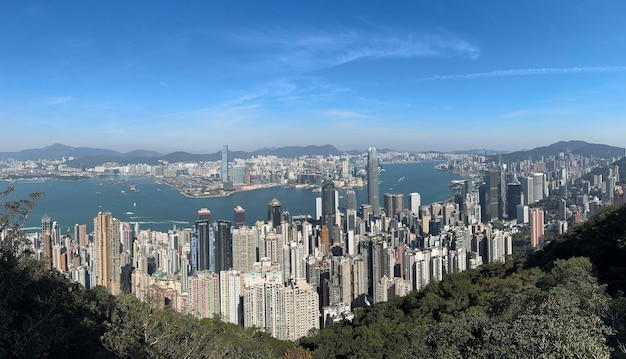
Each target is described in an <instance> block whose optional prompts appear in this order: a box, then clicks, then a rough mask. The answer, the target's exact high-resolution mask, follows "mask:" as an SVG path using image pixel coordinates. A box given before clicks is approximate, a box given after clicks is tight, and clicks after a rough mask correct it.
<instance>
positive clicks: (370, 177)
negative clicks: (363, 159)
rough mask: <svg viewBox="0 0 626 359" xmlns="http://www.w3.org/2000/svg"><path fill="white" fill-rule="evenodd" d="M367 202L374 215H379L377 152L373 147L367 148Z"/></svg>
mask: <svg viewBox="0 0 626 359" xmlns="http://www.w3.org/2000/svg"><path fill="white" fill-rule="evenodd" d="M367 202H368V203H369V204H370V205H371V206H372V213H373V214H374V217H380V200H379V198H378V154H377V152H376V148H375V147H370V148H369V149H368V150H367Z"/></svg>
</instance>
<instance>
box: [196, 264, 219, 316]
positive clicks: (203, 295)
mask: <svg viewBox="0 0 626 359" xmlns="http://www.w3.org/2000/svg"><path fill="white" fill-rule="evenodd" d="M190 304H191V314H193V315H195V316H196V317H198V318H200V319H201V318H213V317H214V316H216V315H220V277H219V275H217V274H216V273H213V272H209V271H202V272H199V273H197V275H196V276H194V277H192V278H191V303H190Z"/></svg>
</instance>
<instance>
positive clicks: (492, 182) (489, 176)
mask: <svg viewBox="0 0 626 359" xmlns="http://www.w3.org/2000/svg"><path fill="white" fill-rule="evenodd" d="M484 179H485V183H484V184H483V185H482V186H480V206H481V210H482V213H481V218H482V221H483V223H487V222H489V221H491V220H494V219H498V173H497V172H485V175H484Z"/></svg>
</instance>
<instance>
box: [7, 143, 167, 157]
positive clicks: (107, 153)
mask: <svg viewBox="0 0 626 359" xmlns="http://www.w3.org/2000/svg"><path fill="white" fill-rule="evenodd" d="M159 156H162V154H160V153H158V152H154V151H144V150H135V151H132V152H128V153H121V152H117V151H113V150H106V149H102V148H91V147H70V146H66V145H63V144H60V143H55V144H53V145H50V146H47V147H44V148H37V149H28V150H22V151H19V152H2V153H0V159H8V158H13V159H14V160H17V161H27V160H58V159H61V158H63V157H66V158H67V157H74V158H76V159H79V158H86V157H101V158H133V157H159Z"/></svg>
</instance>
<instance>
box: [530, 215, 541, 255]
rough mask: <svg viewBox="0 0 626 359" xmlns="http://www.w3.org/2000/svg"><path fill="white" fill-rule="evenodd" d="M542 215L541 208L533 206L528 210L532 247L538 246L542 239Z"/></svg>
mask: <svg viewBox="0 0 626 359" xmlns="http://www.w3.org/2000/svg"><path fill="white" fill-rule="evenodd" d="M543 217H544V214H543V210H541V209H539V208H533V209H532V211H531V212H530V245H531V246H532V247H533V248H537V247H539V245H541V244H542V243H543V240H544V229H543V224H544V222H543V221H544V219H543Z"/></svg>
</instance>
